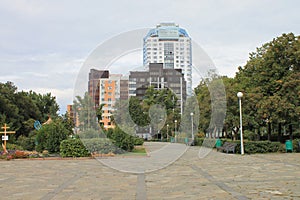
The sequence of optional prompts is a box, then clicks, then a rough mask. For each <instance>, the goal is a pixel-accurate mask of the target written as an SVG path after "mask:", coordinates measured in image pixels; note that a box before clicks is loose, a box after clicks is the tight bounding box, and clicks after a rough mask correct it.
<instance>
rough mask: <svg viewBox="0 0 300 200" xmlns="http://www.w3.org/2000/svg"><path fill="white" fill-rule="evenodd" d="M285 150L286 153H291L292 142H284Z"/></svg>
mask: <svg viewBox="0 0 300 200" xmlns="http://www.w3.org/2000/svg"><path fill="white" fill-rule="evenodd" d="M285 150H286V152H288V151H291V152H293V141H292V140H287V141H285Z"/></svg>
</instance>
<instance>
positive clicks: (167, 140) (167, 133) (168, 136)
mask: <svg viewBox="0 0 300 200" xmlns="http://www.w3.org/2000/svg"><path fill="white" fill-rule="evenodd" d="M167 141H169V124H167Z"/></svg>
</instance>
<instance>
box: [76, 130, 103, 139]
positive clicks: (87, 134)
mask: <svg viewBox="0 0 300 200" xmlns="http://www.w3.org/2000/svg"><path fill="white" fill-rule="evenodd" d="M78 136H79V138H80V139H91V138H99V137H104V135H103V134H102V131H100V130H99V131H97V130H95V129H87V130H85V131H83V132H80V133H79V134H78Z"/></svg>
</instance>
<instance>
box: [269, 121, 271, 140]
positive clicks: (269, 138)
mask: <svg viewBox="0 0 300 200" xmlns="http://www.w3.org/2000/svg"><path fill="white" fill-rule="evenodd" d="M268 140H269V141H271V123H268Z"/></svg>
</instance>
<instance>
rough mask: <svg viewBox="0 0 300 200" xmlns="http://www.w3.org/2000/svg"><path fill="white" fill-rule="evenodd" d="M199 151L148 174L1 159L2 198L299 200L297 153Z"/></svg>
mask: <svg viewBox="0 0 300 200" xmlns="http://www.w3.org/2000/svg"><path fill="white" fill-rule="evenodd" d="M146 145H148V147H149V149H150V151H152V152H155V151H156V150H155V148H158V147H161V146H160V145H161V144H156V143H152V144H148V143H146ZM165 145H166V144H163V145H162V146H163V147H164V148H162V149H165V150H166V148H170V149H172V147H171V146H169V147H165ZM174 145H175V144H174ZM173 147H175V146H173ZM160 151H163V150H160ZM198 152H199V147H190V148H189V149H187V151H186V152H185V153H184V154H183V156H182V157H180V158H179V159H178V160H177V161H175V162H174V163H172V164H171V165H169V166H168V167H165V168H163V169H160V170H156V171H152V172H148V173H124V172H120V171H118V170H114V169H111V168H110V167H107V166H104V165H103V164H102V163H101V162H99V160H96V159H70V160H12V161H0V165H1V168H0V173H1V177H0V199H42V200H48V199H72V200H73V199H300V176H299V175H300V154H296V153H280V154H256V155H244V156H240V155H232V154H224V153H219V152H216V151H212V152H210V153H209V154H208V155H207V156H206V157H204V158H201V159H200V158H199V156H198ZM150 157H151V156H150ZM150 157H148V159H150ZM114 159H117V158H114ZM120 159H125V158H120ZM143 159H144V158H143ZM122 162H123V161H122ZM132 165H135V163H132Z"/></svg>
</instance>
